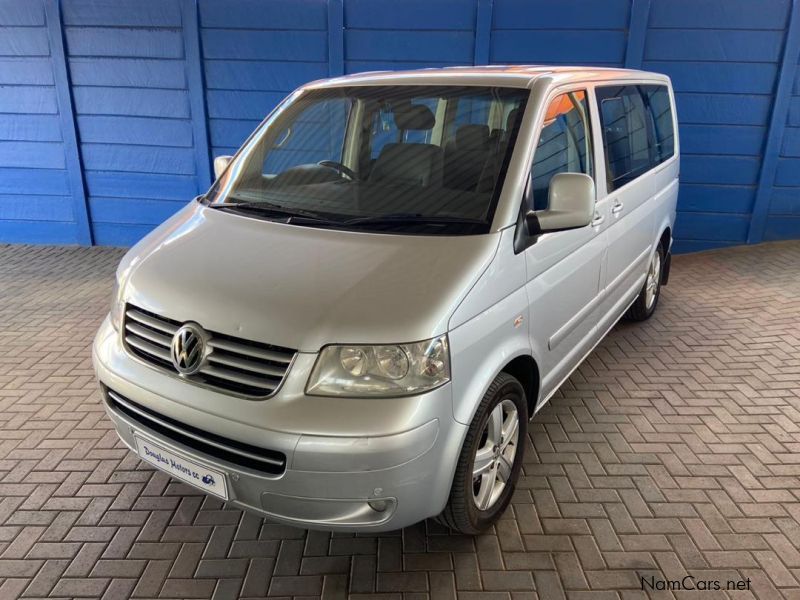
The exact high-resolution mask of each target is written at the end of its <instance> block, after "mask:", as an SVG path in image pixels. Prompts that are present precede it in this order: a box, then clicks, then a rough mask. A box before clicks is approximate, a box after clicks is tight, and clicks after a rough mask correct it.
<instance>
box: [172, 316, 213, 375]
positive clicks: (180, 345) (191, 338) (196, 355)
mask: <svg viewBox="0 0 800 600" xmlns="http://www.w3.org/2000/svg"><path fill="white" fill-rule="evenodd" d="M205 350H206V342H205V332H204V331H203V330H202V329H200V328H199V327H198V326H197V325H192V324H191V323H187V324H186V325H184V326H182V327H181V328H180V329H178V331H176V332H175V335H174V336H172V347H171V349H170V354H171V356H172V365H173V366H174V367H175V369H177V371H178V373H180V374H181V375H192V374H194V373H197V372H198V371H199V370H200V367H202V366H203V360H204V359H205V354H206V352H205Z"/></svg>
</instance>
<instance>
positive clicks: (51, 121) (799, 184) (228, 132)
mask: <svg viewBox="0 0 800 600" xmlns="http://www.w3.org/2000/svg"><path fill="white" fill-rule="evenodd" d="M799 59H800V7H798V6H797V0H794V1H793V0H771V1H769V2H758V3H756V2H752V1H750V0H607V1H605V2H595V1H591V0H562V1H559V2H552V1H549V0H494V1H492V0H406V1H402V2H401V1H397V0H116V1H110V0H61V1H59V0H26V1H25V2H19V0H0V241H10V242H43V243H82V244H90V243H95V244H113V245H128V244H131V243H133V242H135V241H136V240H137V239H139V238H140V237H141V236H142V235H144V234H145V233H146V232H147V231H149V230H150V229H152V228H153V227H154V226H155V225H156V224H157V223H159V222H161V221H162V220H164V219H165V218H166V217H167V216H169V215H170V214H172V213H173V212H174V211H175V210H177V209H178V208H179V207H180V206H181V205H182V204H183V203H184V202H186V201H187V200H188V199H190V198H192V197H193V196H195V195H196V194H198V193H200V192H202V191H204V190H205V189H206V188H207V187H208V185H209V183H210V177H211V174H210V159H211V158H212V157H213V156H216V155H219V154H228V153H231V152H232V151H233V150H234V149H235V148H236V147H237V146H238V145H239V144H240V143H241V142H242V141H243V140H244V138H245V137H246V136H247V135H248V134H249V133H250V132H251V131H252V130H253V128H254V127H255V126H256V125H257V124H258V122H259V121H260V120H261V119H262V118H263V116H264V115H265V114H266V113H268V112H269V111H270V109H271V108H272V107H273V106H274V105H275V104H276V103H277V102H278V101H279V100H280V99H281V98H282V97H283V96H285V95H286V94H287V93H288V92H289V91H291V90H292V89H293V88H294V87H296V86H297V85H299V84H301V83H303V82H305V81H309V80H312V79H318V78H320V77H327V76H329V75H339V74H342V73H354V72H358V71H366V70H376V69H406V68H418V67H432V66H444V65H463V64H487V63H545V64H551V63H552V64H590V65H603V66H628V67H633V68H644V69H649V70H654V71H660V72H664V73H667V74H668V75H670V76H671V77H672V79H673V82H674V85H675V91H676V94H677V101H678V112H679V117H680V121H681V136H682V152H683V157H682V179H683V184H682V186H681V193H680V200H679V217H678V223H677V225H676V231H675V235H676V238H677V240H678V242H677V244H678V246H677V249H678V250H682V251H691V250H700V249H705V248H713V247H718V246H725V245H732V244H741V243H746V242H748V241H749V242H758V241H761V240H771V239H785V238H798V237H800V66H799V65H798V61H799Z"/></svg>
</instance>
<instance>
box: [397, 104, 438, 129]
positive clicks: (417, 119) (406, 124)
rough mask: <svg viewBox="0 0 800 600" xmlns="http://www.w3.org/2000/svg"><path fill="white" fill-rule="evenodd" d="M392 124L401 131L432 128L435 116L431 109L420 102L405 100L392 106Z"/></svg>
mask: <svg viewBox="0 0 800 600" xmlns="http://www.w3.org/2000/svg"><path fill="white" fill-rule="evenodd" d="M392 114H393V116H394V124H395V125H396V126H397V128H398V129H400V130H402V131H408V130H409V129H415V130H416V129H433V126H434V125H435V124H436V117H434V116H433V111H432V110H431V109H430V108H428V107H427V106H423V105H422V104H411V103H410V102H405V103H403V104H396V105H395V106H393V107H392Z"/></svg>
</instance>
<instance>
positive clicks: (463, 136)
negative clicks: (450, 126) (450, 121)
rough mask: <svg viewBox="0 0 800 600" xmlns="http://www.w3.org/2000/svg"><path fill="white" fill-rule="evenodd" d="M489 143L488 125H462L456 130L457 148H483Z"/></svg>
mask: <svg viewBox="0 0 800 600" xmlns="http://www.w3.org/2000/svg"><path fill="white" fill-rule="evenodd" d="M488 142H489V126H488V125H472V124H469V125H462V126H461V127H459V128H458V129H456V148H459V149H463V150H467V149H469V148H481V147H483V146H485V145H486V144H487V143H488Z"/></svg>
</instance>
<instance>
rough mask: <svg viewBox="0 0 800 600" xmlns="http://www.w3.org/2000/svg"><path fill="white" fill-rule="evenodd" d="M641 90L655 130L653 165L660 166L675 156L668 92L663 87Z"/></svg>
mask: <svg viewBox="0 0 800 600" xmlns="http://www.w3.org/2000/svg"><path fill="white" fill-rule="evenodd" d="M641 89H642V94H643V96H644V102H645V105H646V106H647V110H648V111H649V112H650V118H651V119H652V121H653V128H654V129H655V149H654V153H653V158H654V164H655V165H660V164H661V163H662V162H664V161H665V160H667V159H668V158H672V156H673V155H674V154H675V130H674V125H673V123H672V105H671V103H670V99H669V91H668V90H667V88H666V86H663V85H643V86H641Z"/></svg>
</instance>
